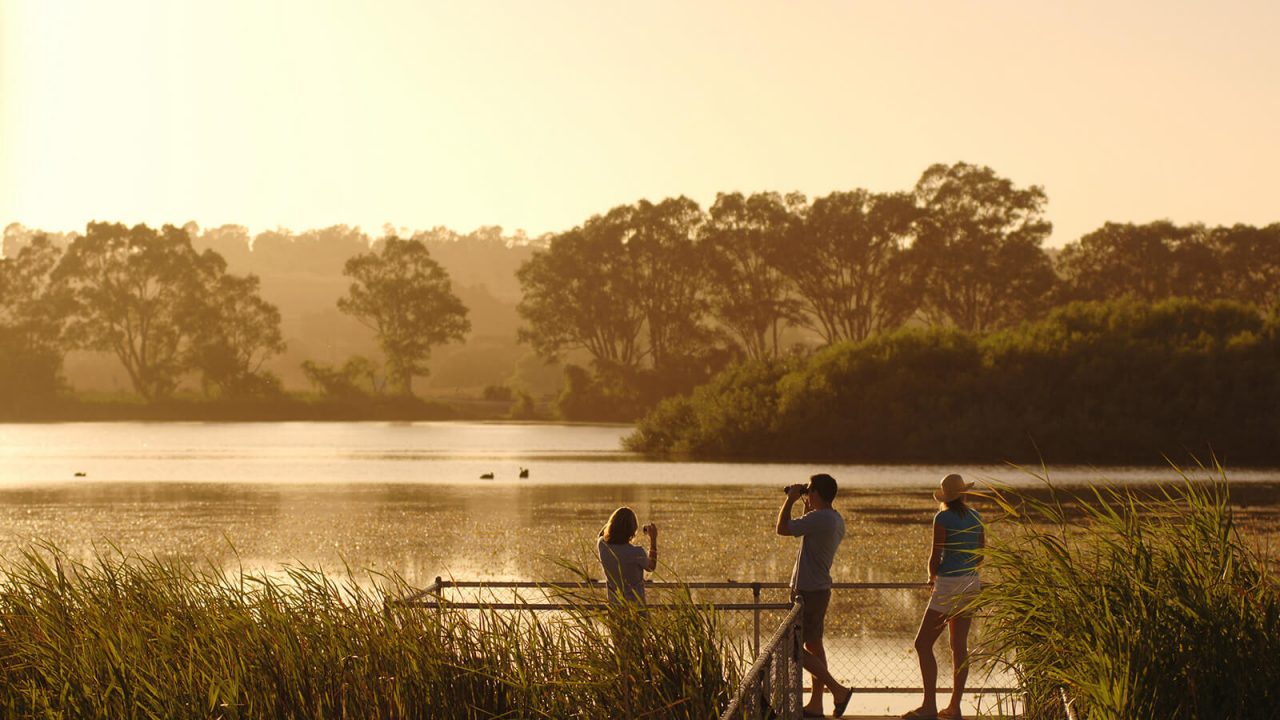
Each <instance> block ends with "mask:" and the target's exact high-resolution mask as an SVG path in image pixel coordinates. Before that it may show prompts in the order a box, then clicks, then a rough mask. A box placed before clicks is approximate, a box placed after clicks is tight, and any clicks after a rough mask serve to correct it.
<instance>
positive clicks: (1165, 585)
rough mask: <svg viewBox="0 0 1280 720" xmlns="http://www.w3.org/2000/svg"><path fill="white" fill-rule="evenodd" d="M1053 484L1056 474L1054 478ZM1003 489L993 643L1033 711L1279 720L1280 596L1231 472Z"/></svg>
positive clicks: (990, 593)
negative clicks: (1248, 539) (1231, 486)
mask: <svg viewBox="0 0 1280 720" xmlns="http://www.w3.org/2000/svg"><path fill="white" fill-rule="evenodd" d="M1046 482H1047V481H1046ZM1051 490H1053V492H1051V493H1050V496H1049V499H1048V500H1038V501H1037V500H1032V499H1029V498H1027V497H1025V496H1024V497H1019V496H1015V495H1013V494H1011V493H1008V492H996V493H995V494H994V497H993V499H994V500H995V501H996V502H997V503H999V504H1000V506H1001V507H1002V508H1003V510H1004V511H1005V512H1006V514H1007V517H1008V519H1010V520H1012V522H1011V523H1010V524H1008V525H1006V526H1005V527H1003V528H1001V529H1000V531H999V532H997V533H995V535H996V536H997V537H1001V538H1002V539H1000V540H999V541H996V542H993V544H992V546H991V547H990V548H988V550H987V551H986V560H985V564H984V571H983V572H984V576H985V577H987V578H992V579H994V581H993V582H990V583H988V584H986V585H985V586H984V589H983V591H982V593H981V597H980V600H979V602H980V604H981V605H982V606H983V608H984V610H985V612H986V613H987V619H986V620H984V623H985V630H986V632H985V635H986V640H987V642H988V650H989V651H990V652H991V653H992V654H993V655H994V656H996V657H1001V658H1005V659H1012V660H1013V662H1014V667H1015V669H1016V670H1017V672H1018V673H1019V675H1020V679H1021V682H1022V684H1023V687H1024V689H1025V690H1026V691H1027V696H1028V699H1029V703H1028V705H1029V713H1028V715H1029V716H1030V717H1033V718H1058V717H1065V716H1066V715H1067V712H1066V708H1065V707H1064V703H1063V701H1064V700H1066V701H1067V702H1068V703H1070V705H1071V708H1072V710H1073V714H1074V716H1075V717H1078V718H1088V719H1089V720H1134V719H1135V718H1161V719H1162V720H1163V719H1167V718H1175V719H1176V718H1189V719H1190V718H1231V719H1235V720H1247V719H1252V718H1258V719H1259V720H1261V719H1263V718H1276V717H1280V684H1278V683H1277V682H1276V681H1277V680H1278V679H1280V595H1278V594H1277V593H1278V588H1277V583H1276V581H1275V579H1274V578H1273V577H1269V576H1268V572H1267V565H1266V563H1265V562H1264V560H1263V559H1262V558H1261V557H1259V556H1258V554H1257V553H1256V552H1255V551H1254V550H1252V549H1251V548H1250V547H1249V546H1248V545H1247V544H1246V543H1245V542H1244V541H1242V539H1241V537H1240V534H1239V532H1238V530H1237V528H1236V527H1235V525H1234V523H1233V518H1232V513H1231V510H1230V508H1229V506H1228V497H1229V495H1228V487H1227V484H1226V478H1225V475H1223V474H1222V473H1221V471H1220V470H1218V471H1216V474H1215V476H1214V477H1212V478H1210V479H1209V480H1208V481H1194V480H1191V479H1189V478H1188V477H1187V476H1186V475H1182V477H1181V481H1180V483H1178V484H1176V485H1172V486H1169V487H1165V488H1162V489H1153V488H1147V489H1145V490H1143V489H1116V488H1107V487H1095V488H1091V489H1090V490H1089V492H1088V493H1087V494H1086V495H1085V496H1083V497H1076V498H1068V497H1065V496H1064V494H1063V493H1062V492H1061V491H1058V490H1056V489H1053V488H1052V487H1051Z"/></svg>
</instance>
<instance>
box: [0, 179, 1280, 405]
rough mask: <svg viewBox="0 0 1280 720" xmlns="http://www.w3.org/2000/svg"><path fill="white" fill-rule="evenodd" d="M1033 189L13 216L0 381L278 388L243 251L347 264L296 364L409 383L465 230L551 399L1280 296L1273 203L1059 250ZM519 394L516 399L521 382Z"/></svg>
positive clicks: (629, 398)
mask: <svg viewBox="0 0 1280 720" xmlns="http://www.w3.org/2000/svg"><path fill="white" fill-rule="evenodd" d="M1046 202H1047V198H1046V195H1045V193H1044V191H1043V189H1041V188H1040V187H1038V186H1034V185H1033V186H1029V187H1020V186H1017V185H1015V184H1014V183H1012V182H1011V181H1010V180H1008V179H1006V178H1003V177H1001V176H999V175H998V174H997V173H996V172H995V171H993V170H992V169H991V168H988V167H982V166H977V165H970V164H966V163H956V164H952V165H941V164H939V165H934V166H931V167H929V168H928V169H927V170H925V172H924V173H923V174H922V176H921V177H920V179H919V181H918V182H917V183H916V185H915V187H914V188H912V189H910V190H909V191H903V192H886V193H877V192H871V191H868V190H863V189H854V190H850V191H842V192H834V193H831V194H829V195H826V196H823V197H818V198H814V199H812V200H809V199H808V198H806V197H804V196H802V195H799V194H795V193H792V194H786V195H783V194H780V193H770V192H762V193H755V194H751V195H744V194H742V193H722V194H720V195H718V196H717V198H716V200H715V202H714V203H713V204H712V205H711V207H709V208H707V209H706V210H704V209H702V208H700V207H699V206H698V204H697V203H695V202H693V201H692V200H689V199H688V198H684V197H678V198H668V199H664V200H661V201H658V202H650V201H647V200H641V201H639V202H636V203H634V204H630V205H622V206H619V207H615V208H613V209H611V210H609V211H608V212H606V213H604V214H602V215H597V216H594V217H592V218H589V219H588V220H586V221H585V222H584V223H582V224H581V225H580V226H578V227H575V228H573V229H571V230H568V231H566V232H563V233H559V234H555V235H550V236H544V237H543V238H538V239H536V240H529V239H528V238H519V237H518V238H516V240H523V241H527V242H521V243H518V247H514V249H513V246H512V245H511V243H512V241H513V240H512V238H509V237H505V236H503V235H502V234H501V232H500V230H498V229H497V228H482V229H481V230H478V231H476V232H475V233H472V234H471V235H468V236H459V235H457V234H455V233H451V232H449V231H447V230H444V229H442V228H437V229H436V230H432V231H429V232H425V233H424V232H419V233H414V234H413V236H412V237H411V238H409V239H407V240H406V239H400V238H399V237H397V236H396V234H395V232H396V231H395V230H394V229H392V228H387V229H386V230H387V233H388V237H387V238H385V239H383V240H378V241H376V242H371V241H370V239H369V237H368V236H366V235H365V234H364V233H362V232H360V231H359V230H358V229H354V228H349V227H346V226H335V227H333V228H327V229H324V230H319V231H311V232H305V233H301V234H294V233H292V232H289V231H284V230H276V231H267V232H264V233H260V234H259V235H257V236H256V237H254V238H253V239H252V243H251V242H250V237H249V234H248V231H247V230H246V229H245V228H243V227H241V226H235V225H228V226H222V227H219V228H212V229H206V230H200V229H199V228H198V227H196V226H195V225H194V224H188V225H185V226H182V227H176V226H165V227H163V228H160V229H159V230H154V229H151V228H148V227H147V226H145V225H140V226H135V227H132V228H130V227H126V226H123V225H119V224H110V223H91V224H90V225H89V227H88V228H87V229H86V232H85V233H84V234H83V235H81V234H71V235H65V236H51V237H43V238H42V237H39V236H37V237H35V238H34V239H30V240H23V241H22V242H18V236H19V235H20V234H21V233H19V232H14V233H10V232H9V230H8V229H7V230H6V233H5V257H4V258H3V259H0V391H4V392H3V395H2V396H3V397H5V398H8V399H10V400H11V404H12V403H16V402H20V400H17V398H41V397H48V396H49V395H50V394H51V393H55V392H57V391H58V387H59V384H60V380H59V368H60V365H61V361H62V360H61V358H62V357H63V355H64V354H65V353H66V352H68V351H69V350H73V349H92V350H99V351H105V352H109V353H112V354H114V355H115V356H116V358H117V359H118V362H119V363H120V366H121V367H122V368H124V370H125V371H126V372H127V374H128V377H129V379H130V383H131V385H132V387H133V389H134V390H135V392H136V393H137V394H138V395H139V396H140V397H142V398H144V399H147V400H157V399H164V398H167V397H171V396H172V395H173V394H174V393H175V391H176V390H177V388H178V386H179V385H180V383H181V382H190V381H192V380H194V381H196V382H197V383H198V386H199V387H200V388H202V390H203V392H204V393H205V395H206V396H208V397H214V398H240V397H264V396H271V395H273V394H278V393H279V392H280V390H281V382H280V380H279V378H278V377H276V376H275V375H274V374H273V373H272V372H270V371H268V370H267V369H266V368H267V361H268V359H272V358H276V357H278V356H279V355H280V353H282V352H283V351H284V348H285V343H284V339H283V338H284V335H283V333H282V331H281V313H280V310H279V308H277V307H276V306H275V305H274V304H273V303H271V302H268V301H267V300H265V299H264V297H263V293H262V283H261V281H260V280H259V279H258V277H257V276H256V275H255V274H253V273H240V274H236V273H233V272H231V271H230V270H229V269H230V268H232V267H238V268H261V269H264V270H269V271H270V272H273V273H281V274H282V275H281V276H282V277H283V276H285V275H288V274H289V273H291V272H314V273H320V274H322V275H325V276H326V277H327V276H328V275H329V274H334V273H340V275H336V276H335V277H336V278H339V281H340V282H341V280H340V278H343V277H345V281H346V282H349V286H348V288H347V291H346V293H345V294H344V295H343V296H342V297H341V298H340V299H339V300H338V301H337V303H336V305H330V306H329V307H336V308H337V309H339V310H340V311H341V312H342V313H344V314H345V315H346V317H348V318H352V319H353V320H355V321H358V322H359V323H361V324H363V325H364V326H365V327H367V328H368V329H369V331H370V332H371V333H372V336H373V342H375V343H376V348H377V352H378V353H379V355H380V357H379V358H378V359H377V360H376V361H375V360H373V359H370V358H369V357H364V356H363V355H362V354H349V355H348V356H347V357H346V358H345V360H343V359H342V358H341V356H338V357H337V358H335V357H334V356H333V354H332V353H330V354H329V358H328V359H329V360H331V361H332V360H335V359H336V360H338V362H336V363H335V364H325V363H321V362H319V361H318V359H317V358H316V357H310V356H307V355H305V354H304V355H303V360H302V362H301V363H300V364H301V370H302V374H303V375H304V376H305V377H306V379H307V380H309V381H310V383H311V385H312V386H313V388H315V389H316V390H317V391H319V392H320V393H321V394H323V395H324V396H326V397H330V398H339V399H346V400H354V401H358V400H362V399H368V398H370V397H380V396H383V395H391V396H400V397H407V396H410V395H411V394H412V391H413V390H412V386H413V382H414V378H415V377H422V376H423V374H424V373H426V371H427V366H426V361H427V359H428V358H429V357H430V355H431V350H432V348H434V347H439V346H440V345H441V344H443V343H448V342H454V341H457V340H460V339H461V338H463V337H464V336H466V335H467V333H468V332H469V331H470V326H471V320H470V317H471V315H472V314H473V313H472V308H471V307H470V304H469V303H463V302H462V300H461V299H460V298H459V296H458V294H457V291H456V289H455V288H454V287H453V283H452V282H451V279H450V277H449V273H448V272H446V271H445V270H444V268H443V266H442V265H441V264H440V263H439V262H438V261H437V259H436V257H435V255H438V254H446V255H447V254H450V253H453V254H458V255H461V254H464V253H466V252H468V251H466V250H463V249H462V246H464V245H465V246H467V247H471V246H472V245H474V246H476V247H478V248H480V249H481V250H482V251H484V253H488V254H485V255H484V257H485V258H488V259H489V260H491V261H490V262H487V263H482V264H483V265H485V267H483V268H479V269H474V268H473V269H471V270H469V272H472V273H479V274H484V273H490V274H494V278H492V280H493V282H507V281H508V280H514V282H513V283H511V284H512V290H511V292H512V295H513V300H512V301H514V297H515V296H518V297H519V305H518V308H517V309H518V313H519V317H520V320H521V321H522V323H523V324H522V326H521V327H520V328H519V330H518V337H519V339H520V340H521V341H523V342H525V343H528V344H529V346H530V347H531V348H532V349H533V350H534V351H535V352H536V353H537V355H538V356H540V357H541V358H542V359H543V360H544V361H552V360H561V361H563V362H565V363H568V366H567V367H566V369H565V373H564V382H563V387H564V390H563V392H562V393H561V394H560V397H559V399H558V400H557V402H556V407H557V411H558V413H559V414H560V416H562V417H565V418H568V419H597V420H601V419H604V420H633V419H635V418H637V417H639V416H641V415H643V414H644V413H645V412H646V411H648V410H650V409H651V408H653V407H654V406H655V405H656V404H657V403H658V402H659V401H660V400H662V399H663V398H667V397H671V396H674V395H680V394H685V393H688V392H690V391H691V390H692V389H693V388H695V387H698V386H699V385H701V384H704V383H706V382H708V381H709V380H710V379H711V378H713V377H714V376H715V375H716V373H718V372H720V371H722V370H724V369H725V368H729V367H731V366H733V365H734V364H735V363H739V362H742V361H750V362H780V361H784V360H786V359H787V358H791V357H795V356H804V355H807V354H809V353H811V352H813V351H814V350H815V349H820V348H823V347H831V346H835V345H838V344H841V343H847V342H855V343H857V342H863V341H866V340H869V339H872V338H876V337H878V336H881V335H884V334H886V333H892V332H895V331H897V330H898V329H901V328H904V327H939V328H953V329H956V330H959V331H962V332H967V333H975V334H985V333H991V332H995V331H999V330H1002V329H1007V328H1012V327H1016V326H1018V325H1020V324H1022V323H1026V322H1030V321H1035V320H1038V319H1042V318H1044V317H1046V316H1047V314H1048V313H1049V312H1051V311H1052V310H1053V309H1054V308H1059V307H1062V306H1064V305H1065V304H1067V303H1070V302H1075V301H1086V300H1106V299H1111V298H1117V297H1122V296H1132V297H1135V298H1139V299H1142V300H1147V301H1158V300H1160V299H1164V298H1171V297H1187V298H1195V299H1199V300H1212V299H1229V300H1235V301H1239V302H1245V303H1251V304H1254V305H1257V306H1258V307H1260V308H1262V310H1263V311H1264V312H1275V311H1276V309H1277V305H1278V304H1280V297H1278V292H1280V291H1278V290H1277V288H1280V223H1277V224H1273V225H1270V226H1267V227H1261V228H1259V227H1252V226H1245V225H1236V226H1233V227H1217V228H1209V227H1205V226H1201V225H1189V226H1178V225H1174V224H1172V223H1169V222H1154V223H1149V224H1145V225H1132V224H1116V223H1107V224H1105V225H1104V226H1103V227H1101V228H1099V229H1098V230H1096V231H1094V232H1091V233H1089V234H1087V235H1085V236H1083V237H1082V238H1080V239H1078V240H1076V241H1074V242H1071V243H1069V244H1067V245H1066V246H1065V247H1064V248H1062V249H1061V250H1057V251H1053V250H1046V249H1045V248H1044V247H1043V243H1044V241H1045V239H1046V238H1047V237H1048V235H1049V233H1050V230H1051V226H1050V224H1049V223H1048V222H1047V220H1046V219H1045V217H1044V209H1045V204H1046ZM517 235H518V234H517ZM504 249H505V250H504ZM490 251H492V252H490ZM504 252H505V253H506V254H503V253H504ZM482 254H483V253H482ZM517 258H525V259H524V260H523V261H522V262H519V263H517V262H515V261H514V260H515V259H517ZM499 259H500V261H499ZM512 276H514V277H512ZM503 278H506V280H504V279H503ZM517 287H518V289H517ZM336 295H337V293H336V292H333V294H331V295H327V296H326V295H323V293H315V294H314V296H315V297H326V298H334V297H335V296H336ZM299 297H302V298H305V297H312V296H309V295H307V294H305V293H303V294H301V295H299ZM469 297H473V298H474V297H476V296H474V295H472V296H469ZM310 302H312V303H314V302H315V300H314V298H313V299H312V300H310ZM325 302H326V303H329V302H333V300H328V299H326V300H325ZM318 317H323V318H326V319H327V318H332V317H337V316H318ZM490 317H492V315H491V316H490ZM293 321H294V322H297V320H296V318H295V320H293ZM309 322H311V323H312V324H314V323H315V322H318V321H316V320H311V321H309ZM514 324H515V320H514V319H513V320H512V325H510V326H508V327H514ZM358 329H359V328H357V330H358ZM360 332H363V331H362V330H361V331H360ZM506 332H508V333H510V332H512V330H510V329H508V330H507V331H506ZM329 337H333V335H332V334H330V336H329ZM370 349H373V346H372V345H371V346H370ZM306 351H307V349H306V348H304V349H303V350H301V351H299V352H303V353H305V352H306ZM477 357H479V356H477ZM528 359H532V358H528ZM272 362H275V363H276V365H275V367H276V368H277V369H278V368H279V364H278V362H277V361H275V360H272ZM295 362H297V361H296V360H295ZM522 367H523V366H522ZM494 397H496V395H495V396H494ZM510 397H513V398H514V397H515V396H514V395H510ZM519 399H520V402H521V406H522V409H521V412H522V413H528V412H529V410H528V408H529V407H530V405H531V404H532V402H531V399H530V398H527V397H523V396H522V397H520V398H519Z"/></svg>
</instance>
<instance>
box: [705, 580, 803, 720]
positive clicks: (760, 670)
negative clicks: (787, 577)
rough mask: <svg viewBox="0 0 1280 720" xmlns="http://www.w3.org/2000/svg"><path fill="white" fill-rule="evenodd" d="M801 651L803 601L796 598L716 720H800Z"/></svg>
mask: <svg viewBox="0 0 1280 720" xmlns="http://www.w3.org/2000/svg"><path fill="white" fill-rule="evenodd" d="M803 650H804V601H803V600H800V599H798V598H797V599H796V602H795V604H794V605H792V606H791V610H790V612H788V613H787V616H786V617H785V618H784V619H783V620H782V624H781V625H779V626H778V629H777V631H775V632H774V633H773V637H771V638H769V642H768V643H767V644H765V646H764V649H763V650H761V651H760V652H759V653H757V655H756V659H755V662H754V663H752V665H751V669H750V670H748V671H747V674H746V675H744V676H743V678H742V683H741V684H740V685H739V686H738V692H737V693H736V694H735V695H734V697H733V699H732V700H730V701H729V705H728V707H726V708H725V709H724V712H723V713H721V714H720V720H802V718H803V717H804V673H803V672H802V670H803V666H802V661H803V658H802V656H801V654H802V652H803Z"/></svg>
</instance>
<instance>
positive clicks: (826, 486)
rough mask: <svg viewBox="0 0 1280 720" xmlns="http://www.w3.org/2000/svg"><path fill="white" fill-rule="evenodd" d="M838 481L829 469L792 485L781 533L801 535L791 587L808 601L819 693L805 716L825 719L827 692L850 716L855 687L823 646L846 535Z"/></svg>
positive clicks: (808, 649)
mask: <svg viewBox="0 0 1280 720" xmlns="http://www.w3.org/2000/svg"><path fill="white" fill-rule="evenodd" d="M802 497H803V498H804V514H803V515H801V516H800V517H798V518H792V517H791V506H792V505H795V503H796V500H799V499H800V498H802ZM835 499H836V480H835V478H833V477H831V476H830V475H827V474H825V473H823V474H820V475H814V476H813V477H811V478H809V484H808V485H792V486H790V487H788V488H787V501H786V502H785V503H783V505H782V510H781V511H780V512H779V513H778V528H777V529H778V534H779V535H784V536H795V537H799V538H800V539H801V540H800V552H799V554H798V555H797V556H796V566H795V569H794V570H792V571H791V590H792V592H794V593H795V594H796V595H798V596H799V597H800V598H801V599H803V600H804V615H803V620H804V658H803V664H804V669H805V670H808V671H809V675H810V678H811V680H812V682H813V694H812V695H811V696H810V697H809V702H808V703H807V704H806V705H805V707H804V714H805V717H822V692H823V690H824V688H829V689H830V690H831V700H832V702H833V703H834V704H835V717H842V716H844V710H845V708H846V707H848V706H849V699H850V698H851V697H852V696H853V691H852V690H850V689H849V688H847V687H845V686H843V685H841V684H840V683H838V682H836V679H835V678H833V677H832V676H831V672H830V671H829V670H828V669H827V653H826V650H825V649H824V648H823V647H822V624H823V620H825V619H826V615H827V605H828V604H830V602H831V562H832V560H834V559H835V556H836V548H839V547H840V541H841V540H843V539H844V518H842V517H840V513H838V512H836V511H835V509H834V508H832V507H831V503H832V502H833V501H834V500H835Z"/></svg>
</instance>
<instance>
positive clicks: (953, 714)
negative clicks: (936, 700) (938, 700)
mask: <svg viewBox="0 0 1280 720" xmlns="http://www.w3.org/2000/svg"><path fill="white" fill-rule="evenodd" d="M950 710H951V709H950V708H943V709H941V710H939V711H938V720H964V715H961V714H960V711H959V710H956V711H950Z"/></svg>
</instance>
